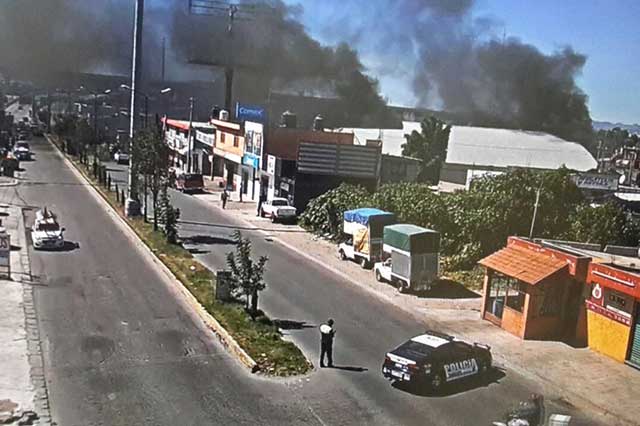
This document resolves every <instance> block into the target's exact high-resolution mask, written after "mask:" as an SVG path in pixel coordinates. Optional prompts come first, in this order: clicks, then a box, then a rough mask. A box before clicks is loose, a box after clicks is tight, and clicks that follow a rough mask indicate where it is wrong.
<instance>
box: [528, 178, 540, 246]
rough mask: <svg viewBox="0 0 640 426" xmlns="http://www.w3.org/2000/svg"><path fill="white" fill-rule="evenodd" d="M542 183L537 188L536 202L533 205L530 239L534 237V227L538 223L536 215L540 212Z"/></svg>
mask: <svg viewBox="0 0 640 426" xmlns="http://www.w3.org/2000/svg"><path fill="white" fill-rule="evenodd" d="M541 190H542V185H540V186H539V187H538V189H537V190H536V204H535V205H534V206H533V217H532V218H531V229H530V230H529V239H532V238H533V227H534V226H535V225H536V215H537V214H538V203H539V202H540V191H541Z"/></svg>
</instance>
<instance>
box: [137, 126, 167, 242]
mask: <svg viewBox="0 0 640 426" xmlns="http://www.w3.org/2000/svg"><path fill="white" fill-rule="evenodd" d="M133 146H134V149H135V150H136V152H135V154H134V156H135V158H136V159H137V168H136V171H137V173H138V174H139V176H140V177H141V178H142V179H138V182H140V183H141V184H142V188H141V189H142V191H139V192H141V193H142V194H144V195H143V198H144V200H145V219H146V216H147V190H150V191H151V196H152V206H153V211H154V212H156V211H157V208H158V196H159V194H160V191H161V190H162V186H163V184H164V182H165V181H167V180H168V177H169V147H168V146H167V144H165V143H164V140H163V139H162V134H161V132H160V131H159V130H157V129H153V128H149V129H147V130H145V131H142V132H139V133H138V134H137V135H136V141H135V143H134V144H133ZM153 217H154V219H153V227H154V230H157V229H158V215H157V214H154V215H153Z"/></svg>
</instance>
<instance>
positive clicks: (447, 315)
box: [196, 191, 640, 425]
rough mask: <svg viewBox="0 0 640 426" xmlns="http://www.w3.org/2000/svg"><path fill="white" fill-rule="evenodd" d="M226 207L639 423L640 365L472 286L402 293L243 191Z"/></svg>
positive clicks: (565, 399)
mask: <svg viewBox="0 0 640 426" xmlns="http://www.w3.org/2000/svg"><path fill="white" fill-rule="evenodd" d="M233 195H234V196H233V197H232V200H231V201H229V202H228V203H227V208H226V210H225V213H226V214H227V215H230V216H232V217H234V218H235V219H238V220H242V221H244V222H247V223H248V224H250V225H251V226H252V227H254V228H255V229H256V230H260V231H262V232H264V233H266V234H267V235H268V236H270V237H271V238H273V239H274V241H277V242H279V243H281V244H283V245H284V246H286V247H288V248H289V249H290V250H293V251H296V252H297V253H299V254H300V255H302V256H304V257H307V258H309V259H310V260H313V261H316V262H318V263H320V264H322V265H323V266H325V267H327V268H328V269H330V270H332V271H333V272H335V273H336V274H338V275H339V276H341V277H342V278H344V279H346V280H348V281H349V282H351V283H352V284H354V285H358V286H360V287H361V288H363V289H364V290H366V291H368V292H370V293H372V294H374V295H375V296H376V297H378V298H379V299H382V300H383V301H385V302H387V303H392V304H393V305H395V306H397V307H398V308H400V309H402V310H404V311H405V312H407V313H408V314H410V315H412V316H413V317H414V318H415V319H416V320H417V321H420V322H423V323H424V324H425V327H428V328H434V329H438V330H440V331H444V332H448V333H451V334H454V335H456V336H458V337H460V338H461V339H463V340H467V341H472V342H474V341H475V342H482V343H486V344H488V345H490V346H491V348H492V353H493V354H494V359H495V364H496V365H497V366H498V367H500V366H505V367H508V368H510V369H512V370H514V371H516V372H518V373H520V374H522V375H523V376H525V377H529V378H530V379H533V380H535V381H536V382H538V383H539V384H540V386H541V387H542V389H543V390H544V391H545V393H546V394H557V395H560V399H561V401H559V402H560V403H568V404H573V405H575V406H577V407H583V408H587V409H591V410H595V411H596V412H598V413H599V414H600V415H601V416H606V418H607V420H608V424H612V425H617V424H629V425H637V424H640V404H638V403H637V400H636V399H635V396H636V395H640V372H639V371H637V370H635V369H633V368H631V367H628V366H626V365H624V364H620V363H618V362H615V361H613V360H611V359H609V358H607V357H604V356H602V355H599V354H597V353H596V352H593V351H591V350H589V349H588V348H581V349H576V348H572V347H570V346H568V345H566V344H565V343H562V342H548V341H531V340H527V341H523V340H521V339H519V338H517V337H515V336H513V335H511V334H509V333H507V332H506V331H504V330H502V329H501V328H499V327H496V326H494V325H492V324H490V323H489V322H488V321H484V320H482V319H481V318H480V304H481V298H480V296H479V295H477V294H475V293H473V292H470V291H468V290H466V289H462V290H461V289H455V291H449V292H448V291H446V290H445V289H438V288H436V289H434V290H433V291H432V292H430V293H429V294H425V295H422V296H425V297H418V296H416V295H406V294H400V293H398V292H397V290H396V289H395V288H393V287H391V286H390V285H388V284H384V283H378V282H376V280H375V278H374V275H373V272H372V271H370V270H369V271H367V270H363V269H361V268H360V266H358V265H357V264H355V263H352V262H343V261H341V260H340V259H339V258H338V256H337V250H336V246H335V244H333V243H331V242H328V241H325V240H323V239H321V238H318V237H316V236H314V235H311V234H309V233H307V232H306V231H304V230H303V229H302V228H300V227H299V226H297V225H291V226H287V225H280V224H273V223H271V222H270V221H269V220H268V219H263V218H260V217H257V214H256V213H257V203H256V202H251V201H244V202H242V203H240V202H238V201H237V193H236V194H233ZM196 197H197V198H199V199H200V200H202V201H205V202H207V203H209V205H210V206H211V207H212V208H218V209H221V202H220V194H219V192H218V191H215V192H210V193H206V194H200V195H196Z"/></svg>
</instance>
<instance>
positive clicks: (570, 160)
mask: <svg viewBox="0 0 640 426" xmlns="http://www.w3.org/2000/svg"><path fill="white" fill-rule="evenodd" d="M402 126H403V128H402V129H340V131H341V132H346V133H353V134H354V135H355V143H356V144H362V145H364V144H366V141H367V140H368V139H381V140H382V153H383V154H389V155H396V156H401V155H402V145H403V144H404V143H405V142H406V140H405V137H404V135H405V134H409V133H411V132H412V131H413V130H417V131H420V123H419V122H413V121H405V122H403V123H402ZM446 162H447V163H449V164H463V165H473V166H492V167H505V168H506V167H528V168H536V169H549V170H553V169H558V168H560V167H562V166H563V165H564V166H566V167H567V168H569V169H572V170H578V171H587V170H591V169H595V168H596V167H597V165H598V163H597V161H596V160H595V159H594V158H593V156H592V155H591V154H590V153H589V151H587V150H586V148H584V147H583V146H582V145H580V144H579V143H576V142H569V141H566V140H564V139H560V138H558V137H556V136H553V135H550V134H548V133H543V132H533V131H526V130H511V129H493V128H485V127H470V126H452V128H451V135H450V137H449V149H448V150H447V159H446Z"/></svg>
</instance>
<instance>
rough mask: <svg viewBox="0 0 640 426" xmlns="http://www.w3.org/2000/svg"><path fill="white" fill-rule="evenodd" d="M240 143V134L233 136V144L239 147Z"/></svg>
mask: <svg viewBox="0 0 640 426" xmlns="http://www.w3.org/2000/svg"><path fill="white" fill-rule="evenodd" d="M239 144H240V142H239V141H238V136H235V135H234V136H233V146H235V147H237V146H238V145H239Z"/></svg>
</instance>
